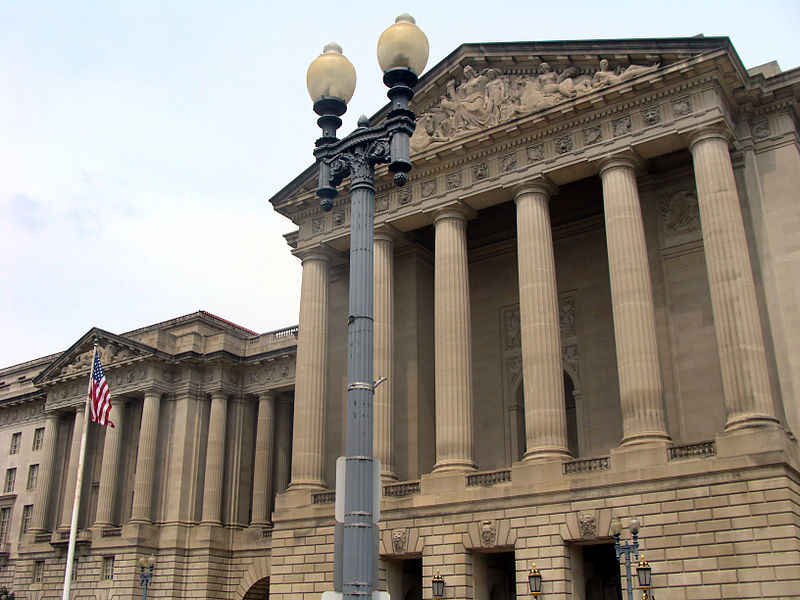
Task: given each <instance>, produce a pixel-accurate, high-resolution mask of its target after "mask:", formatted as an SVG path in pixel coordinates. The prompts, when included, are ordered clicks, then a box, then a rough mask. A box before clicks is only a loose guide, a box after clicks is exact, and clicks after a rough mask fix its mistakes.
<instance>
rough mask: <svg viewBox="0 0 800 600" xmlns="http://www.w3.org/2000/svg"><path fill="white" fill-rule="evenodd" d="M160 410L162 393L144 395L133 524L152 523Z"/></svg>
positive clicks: (154, 391) (148, 392)
mask: <svg viewBox="0 0 800 600" xmlns="http://www.w3.org/2000/svg"><path fill="white" fill-rule="evenodd" d="M160 409H161V392H159V391H157V390H147V391H146V392H145V393H144V402H143V403H142V423H141V425H140V427H139V450H138V452H137V454H136V475H135V477H134V479H133V507H132V509H131V523H150V520H151V511H152V502H153V477H154V473H155V465H156V445H157V439H158V413H159V410H160Z"/></svg>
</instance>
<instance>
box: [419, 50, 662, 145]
mask: <svg viewBox="0 0 800 600" xmlns="http://www.w3.org/2000/svg"><path fill="white" fill-rule="evenodd" d="M659 66H660V65H659V64H658V63H656V64H653V65H627V66H624V67H623V66H618V67H617V68H616V69H615V70H612V69H611V68H610V66H609V63H608V61H607V60H601V61H600V64H599V68H597V69H593V68H586V67H578V66H575V65H569V66H566V67H560V68H553V67H551V66H550V64H548V63H546V62H543V63H541V64H540V65H539V67H538V69H537V72H536V73H503V72H502V71H500V70H499V69H497V68H493V67H492V68H487V69H484V70H482V71H480V72H477V71H476V70H475V68H474V67H472V66H470V65H467V66H465V67H464V70H463V73H462V76H461V77H460V78H459V80H458V81H456V80H455V79H451V80H449V81H448V82H447V83H446V84H445V93H444V94H443V96H442V97H441V98H439V99H438V100H437V101H435V102H434V103H433V104H432V105H431V106H430V107H429V108H428V109H427V110H426V111H424V112H422V111H421V114H420V115H419V117H418V119H417V127H416V129H415V130H414V135H413V136H411V149H412V150H413V151H415V152H417V151H420V150H423V149H425V148H427V147H428V146H431V145H433V144H439V143H444V142H448V141H450V140H452V139H454V138H456V137H459V136H460V135H463V134H465V133H468V132H470V131H475V130H478V129H484V128H487V127H492V126H494V125H497V124H499V123H502V122H504V121H508V120H510V119H513V118H515V117H518V116H520V115H525V114H528V113H531V112H534V111H537V110H543V109H546V108H550V107H551V106H554V105H556V104H559V103H561V102H566V101H568V100H571V99H574V98H576V97H578V96H581V95H583V94H588V93H590V92H592V91H595V90H598V89H602V88H605V87H608V86H611V85H615V84H617V83H621V82H623V81H627V80H629V79H633V78H635V77H638V76H640V75H644V74H646V73H650V72H652V71H655V70H656V69H658V67H659ZM532 160H541V159H532Z"/></svg>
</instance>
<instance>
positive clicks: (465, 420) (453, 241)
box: [433, 209, 475, 471]
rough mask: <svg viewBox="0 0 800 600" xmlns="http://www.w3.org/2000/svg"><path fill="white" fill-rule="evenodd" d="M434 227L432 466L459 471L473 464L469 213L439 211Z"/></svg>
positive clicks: (436, 468)
mask: <svg viewBox="0 0 800 600" xmlns="http://www.w3.org/2000/svg"><path fill="white" fill-rule="evenodd" d="M434 227H435V229H436V243H435V254H436V256H435V270H434V341H435V351H436V384H435V394H436V464H435V465H434V467H433V470H434V471H453V470H458V471H461V470H467V469H474V468H475V463H474V461H473V446H472V333H471V330H470V303H469V273H468V265H467V262H468V261H467V214H466V212H465V211H462V210H460V209H447V210H443V211H442V212H440V213H438V214H437V215H436V217H435V219H434Z"/></svg>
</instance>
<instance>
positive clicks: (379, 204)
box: [375, 196, 389, 213]
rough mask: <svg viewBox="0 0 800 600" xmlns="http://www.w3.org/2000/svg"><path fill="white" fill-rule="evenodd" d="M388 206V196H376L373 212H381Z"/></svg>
mask: <svg viewBox="0 0 800 600" xmlns="http://www.w3.org/2000/svg"><path fill="white" fill-rule="evenodd" d="M388 208H389V196H378V197H376V198H375V212H376V213H381V212H384V211H385V210H387V209H388Z"/></svg>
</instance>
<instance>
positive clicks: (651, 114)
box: [642, 106, 661, 127]
mask: <svg viewBox="0 0 800 600" xmlns="http://www.w3.org/2000/svg"><path fill="white" fill-rule="evenodd" d="M642 121H644V124H645V126H646V127H650V126H651V125H655V124H657V123H659V122H660V121H661V112H660V111H659V110H658V107H657V106H651V107H650V108H645V109H644V110H643V111H642Z"/></svg>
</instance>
